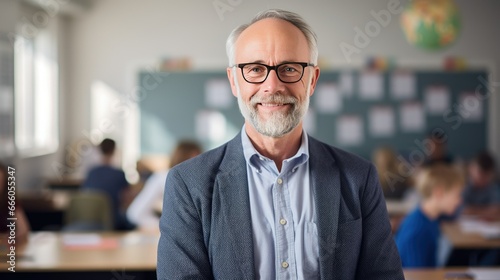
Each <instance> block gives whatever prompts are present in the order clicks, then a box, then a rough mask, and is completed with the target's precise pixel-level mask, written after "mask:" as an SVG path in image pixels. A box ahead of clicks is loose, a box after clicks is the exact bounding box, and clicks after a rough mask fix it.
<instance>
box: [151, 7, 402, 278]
mask: <svg viewBox="0 0 500 280" xmlns="http://www.w3.org/2000/svg"><path fill="white" fill-rule="evenodd" d="M226 46H227V53H228V57H229V65H230V66H229V68H228V69H227V74H228V78H229V81H230V83H231V88H232V91H233V94H234V95H235V96H236V97H237V98H238V104H239V107H240V110H241V113H242V114H243V116H244V117H245V125H244V126H243V129H242V132H241V133H240V134H238V135H237V136H236V137H235V138H234V139H233V140H231V141H229V142H228V143H226V144H225V145H223V146H221V147H219V148H217V149H215V150H212V151H209V152H207V153H205V154H203V155H201V156H198V157H196V158H194V159H191V160H189V161H186V162H184V163H182V164H180V165H178V166H177V167H175V168H173V169H172V170H171V171H170V173H169V175H168V178H167V182H166V189H165V197H164V204H163V205H164V208H163V209H164V210H163V214H162V217H161V220H160V231H161V238H160V241H159V245H158V269H157V275H158V279H384V280H385V279H403V274H402V269H401V261H400V259H399V255H398V253H397V249H396V246H395V244H394V241H393V238H392V236H391V227H390V224H389V219H388V216H387V210H386V206H385V203H384V199H383V196H382V192H381V188H380V186H379V183H378V178H377V175H376V171H375V169H374V168H373V166H372V165H371V164H369V163H368V162H367V161H365V160H362V159H360V158H358V157H357V156H354V155H352V154H349V153H347V152H344V151H341V150H339V149H337V148H334V147H331V146H328V145H326V144H323V143H321V142H319V141H318V140H315V139H314V138H312V137H309V136H307V134H306V133H305V132H304V131H303V128H302V120H303V117H304V115H305V113H306V111H307V109H308V106H309V97H310V95H312V93H313V91H314V88H315V86H316V81H317V80H318V77H319V73H320V70H319V68H318V67H317V66H316V63H317V56H318V53H317V44H316V37H315V35H314V33H313V32H312V30H311V28H310V27H309V26H308V25H307V24H306V23H305V22H304V21H303V20H302V18H301V17H300V16H299V15H297V14H295V13H291V12H287V11H282V10H268V11H265V12H263V13H260V14H259V15H257V16H256V17H255V18H254V20H253V21H252V23H251V24H249V25H243V26H240V27H238V28H236V29H235V30H234V31H233V32H232V33H231V35H230V36H229V38H228V41H227V45H226Z"/></svg>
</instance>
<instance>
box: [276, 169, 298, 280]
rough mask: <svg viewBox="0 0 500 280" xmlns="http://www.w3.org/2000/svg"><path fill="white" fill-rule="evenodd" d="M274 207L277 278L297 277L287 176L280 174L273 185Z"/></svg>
mask: <svg viewBox="0 0 500 280" xmlns="http://www.w3.org/2000/svg"><path fill="white" fill-rule="evenodd" d="M273 205H274V206H273V207H274V215H275V216H274V221H275V233H276V245H275V246H276V248H275V249H276V253H277V256H276V257H277V262H276V278H277V279H297V277H296V262H295V250H294V248H295V247H294V240H295V239H294V231H293V220H292V219H293V217H292V209H291V208H290V194H289V192H288V186H287V183H286V178H285V177H284V176H282V175H280V176H278V178H277V179H276V181H275V183H274V185H273Z"/></svg>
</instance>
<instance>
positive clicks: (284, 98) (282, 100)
mask: <svg viewBox="0 0 500 280" xmlns="http://www.w3.org/2000/svg"><path fill="white" fill-rule="evenodd" d="M297 102H298V100H297V98H295V97H293V96H289V95H284V94H281V93H275V94H273V95H267V94H266V95H265V96H257V95H254V96H253V97H252V98H250V104H252V106H255V105H257V104H259V103H275V104H292V105H295V104H297Z"/></svg>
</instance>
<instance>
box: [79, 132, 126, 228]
mask: <svg viewBox="0 0 500 280" xmlns="http://www.w3.org/2000/svg"><path fill="white" fill-rule="evenodd" d="M99 149H100V151H101V154H102V161H101V164H100V165H98V166H96V167H94V168H92V169H91V170H90V171H89V173H88V175H87V178H86V179H85V181H84V182H83V188H84V189H87V190H96V191H100V192H103V193H105V194H106V195H108V197H109V199H110V201H111V209H112V211H113V213H112V214H113V218H114V228H115V229H129V228H130V224H129V223H128V221H127V220H126V217H125V214H124V213H122V211H121V205H122V201H123V197H124V196H125V193H126V192H127V191H129V183H128V182H127V179H126V178H125V173H124V172H123V171H122V170H120V169H117V168H115V167H113V165H112V162H113V156H114V154H115V149H116V143H115V141H114V140H112V139H109V138H106V139H104V140H102V142H101V144H99Z"/></svg>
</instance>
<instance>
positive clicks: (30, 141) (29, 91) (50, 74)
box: [14, 29, 59, 157]
mask: <svg viewBox="0 0 500 280" xmlns="http://www.w3.org/2000/svg"><path fill="white" fill-rule="evenodd" d="M56 45H57V39H56V38H55V36H53V34H51V33H50V30H49V29H44V30H39V32H37V33H36V34H35V36H33V38H27V37H22V36H18V37H17V38H16V45H15V50H14V60H15V61H14V64H15V143H16V148H17V151H18V152H19V155H20V156H21V157H31V156H38V155H43V154H48V153H53V152H55V151H56V150H57V148H58V146H59V141H58V140H59V127H58V111H59V110H58V107H59V105H58V104H59V98H58V91H59V89H58V64H57V48H56Z"/></svg>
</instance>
